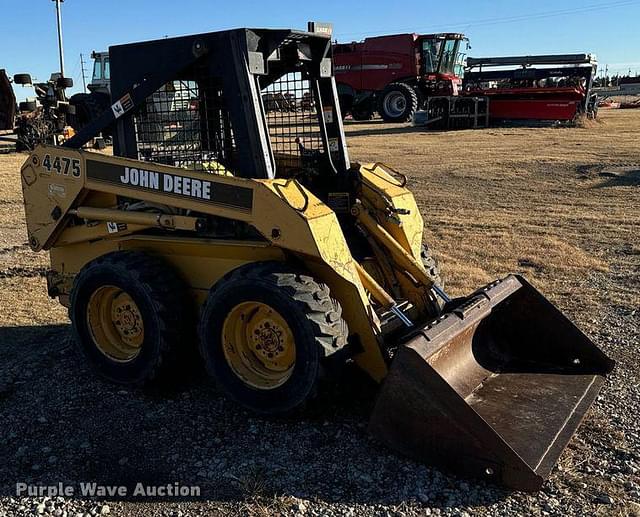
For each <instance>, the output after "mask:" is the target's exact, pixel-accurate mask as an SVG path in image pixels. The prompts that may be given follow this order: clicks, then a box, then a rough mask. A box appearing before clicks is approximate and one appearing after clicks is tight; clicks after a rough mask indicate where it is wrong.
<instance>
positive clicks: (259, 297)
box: [200, 262, 348, 414]
mask: <svg viewBox="0 0 640 517" xmlns="http://www.w3.org/2000/svg"><path fill="white" fill-rule="evenodd" d="M347 335H348V332H347V326H346V323H345V322H344V320H343V319H342V309H341V307H340V304H339V303H338V302H337V301H336V300H334V299H333V298H331V295H330V293H329V288H328V287H327V286H326V285H324V284H322V283H320V282H318V281H316V280H314V279H313V278H312V277H311V276H309V275H307V274H305V273H302V272H299V271H295V270H292V269H291V268H289V267H287V266H286V265H283V264H279V263H272V262H267V263H259V264H250V265H248V266H245V267H241V268H239V269H237V270H235V271H233V272H232V273H230V274H229V275H227V276H226V277H225V278H223V279H222V280H220V281H219V282H218V283H217V284H216V285H215V286H214V287H213V288H212V289H211V292H210V294H209V298H208V300H207V302H206V304H205V307H204V309H203V311H202V316H201V321H200V349H201V353H202V356H203V358H204V360H205V363H206V366H207V370H208V371H209V373H210V374H211V375H212V376H213V377H214V378H215V379H216V380H217V382H218V384H219V385H220V387H221V388H222V389H223V390H224V391H225V392H226V393H227V394H228V395H229V396H230V397H231V398H232V399H234V400H236V401H237V402H238V403H240V404H241V405H243V406H244V407H246V408H248V409H250V410H252V411H255V412H258V413H263V414H278V413H283V412H287V411H290V410H293V409H295V408H298V407H300V406H301V405H303V404H304V402H305V401H306V400H308V399H309V398H310V397H312V396H313V395H314V393H315V388H316V382H317V380H318V375H319V372H320V368H321V361H322V359H323V358H324V357H325V356H328V355H331V354H333V353H334V352H337V351H338V350H340V349H341V348H342V347H343V346H344V345H345V344H346V341H347Z"/></svg>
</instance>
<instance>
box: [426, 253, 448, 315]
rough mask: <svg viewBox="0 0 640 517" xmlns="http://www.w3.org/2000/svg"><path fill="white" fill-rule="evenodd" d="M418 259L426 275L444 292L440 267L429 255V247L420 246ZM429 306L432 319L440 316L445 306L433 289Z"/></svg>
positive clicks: (430, 293)
mask: <svg viewBox="0 0 640 517" xmlns="http://www.w3.org/2000/svg"><path fill="white" fill-rule="evenodd" d="M420 258H421V259H422V265H423V266H424V269H425V270H426V272H427V275H429V277H430V278H431V279H432V280H433V282H434V284H435V285H437V286H438V287H439V288H440V289H443V290H444V280H443V279H442V274H441V273H440V266H439V265H438V261H437V259H436V258H435V257H434V256H433V255H432V254H431V250H429V247H428V246H427V245H426V244H423V245H422V250H421V251H420ZM429 306H430V312H431V316H433V317H437V316H440V314H441V313H442V310H443V309H444V306H445V302H444V300H443V299H442V298H440V296H438V295H437V293H436V292H435V291H434V290H433V289H431V290H430V292H429Z"/></svg>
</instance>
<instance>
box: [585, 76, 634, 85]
mask: <svg viewBox="0 0 640 517" xmlns="http://www.w3.org/2000/svg"><path fill="white" fill-rule="evenodd" d="M632 83H640V75H607V76H605V77H597V78H596V79H595V81H594V84H595V86H619V85H621V84H632Z"/></svg>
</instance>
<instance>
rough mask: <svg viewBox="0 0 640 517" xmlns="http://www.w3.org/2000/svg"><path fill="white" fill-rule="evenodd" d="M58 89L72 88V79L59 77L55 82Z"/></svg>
mask: <svg viewBox="0 0 640 517" xmlns="http://www.w3.org/2000/svg"><path fill="white" fill-rule="evenodd" d="M56 86H58V88H73V79H72V78H71V77H59V78H58V80H57V81H56Z"/></svg>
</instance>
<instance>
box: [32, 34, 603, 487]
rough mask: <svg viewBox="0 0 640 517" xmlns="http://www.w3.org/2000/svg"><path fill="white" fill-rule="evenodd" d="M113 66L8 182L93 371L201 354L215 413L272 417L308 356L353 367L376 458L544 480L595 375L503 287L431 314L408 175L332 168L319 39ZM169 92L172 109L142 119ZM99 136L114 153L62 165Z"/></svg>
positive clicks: (311, 383) (166, 53)
mask: <svg viewBox="0 0 640 517" xmlns="http://www.w3.org/2000/svg"><path fill="white" fill-rule="evenodd" d="M110 61H111V88H112V105H111V108H110V109H109V110H108V111H107V112H105V113H104V114H103V115H101V116H100V117H99V118H97V119H96V120H94V121H92V122H91V123H89V124H87V125H86V126H85V127H84V128H83V129H82V130H81V131H80V132H78V133H77V134H76V136H75V137H74V138H72V139H70V140H69V141H67V142H66V143H65V144H64V145H63V146H62V147H51V146H46V145H41V146H39V147H38V148H37V149H35V151H34V152H33V153H32V154H31V155H30V156H29V158H28V159H27V161H26V163H25V164H24V166H23V167H22V169H21V176H22V184H23V191H24V202H25V210H26V219H27V228H28V237H29V243H30V245H31V247H32V249H33V250H48V251H49V253H50V257H51V271H50V273H49V274H48V277H47V282H48V289H49V294H50V296H52V297H58V298H59V300H60V302H61V303H62V304H63V305H65V306H66V307H68V308H69V314H70V318H71V321H72V329H73V330H72V331H73V335H74V338H75V341H76V343H77V346H78V348H79V349H80V351H81V352H82V353H83V354H84V356H85V357H86V358H87V359H88V361H89V362H90V363H91V364H92V365H93V367H94V368H95V369H96V370H97V372H98V373H99V374H101V375H102V376H104V377H106V378H107V379H109V380H111V381H115V382H118V383H124V384H140V383H144V382H145V381H149V380H151V379H154V378H156V377H158V376H160V375H170V374H171V373H172V370H174V369H175V364H176V361H177V360H179V358H180V356H181V354H184V353H186V352H187V349H188V347H189V345H190V343H192V342H198V343H199V351H200V353H201V355H202V359H203V361H204V363H205V364H206V367H207V369H208V371H209V372H210V373H211V374H212V375H213V376H214V377H215V379H216V380H217V382H218V383H219V384H220V386H221V387H222V389H223V390H224V391H225V392H226V393H227V394H228V395H229V396H230V397H231V398H232V399H234V400H236V401H237V402H238V403H239V404H241V405H242V406H244V407H246V408H248V409H250V410H253V411H255V412H258V413H262V414H278V413H282V412H287V411H290V410H293V409H295V408H299V407H301V406H302V405H303V404H304V402H305V401H306V400H307V399H308V398H309V397H310V396H312V395H313V393H314V389H315V386H316V382H317V379H318V374H319V371H320V369H321V367H322V365H323V362H324V361H327V360H329V359H331V358H333V359H336V360H338V359H339V360H347V359H352V360H353V361H354V362H355V363H356V364H357V365H358V366H359V367H360V368H362V369H363V370H364V371H365V372H366V373H367V374H368V375H369V376H371V378H373V379H374V380H375V381H377V382H379V383H381V390H380V393H379V396H378V398H377V400H376V402H375V409H374V411H373V415H372V418H371V423H370V429H371V431H372V433H373V434H374V435H375V436H376V437H378V438H379V439H380V440H381V441H382V442H384V443H386V444H388V445H389V446H390V447H391V448H393V449H394V450H396V451H399V452H401V453H404V454H406V455H408V456H410V457H412V458H416V459H420V460H424V461H427V462H433V463H436V464H438V465H440V466H442V467H445V468H452V469H454V470H456V471H457V472H460V473H462V474H464V475H467V476H479V477H482V478H485V479H487V480H493V481H495V482H498V483H503V484H505V485H508V486H510V487H513V488H516V489H523V490H535V489H537V488H539V487H540V486H541V484H542V482H543V480H544V479H545V478H546V477H547V476H548V475H549V473H550V471H551V469H552V467H553V465H554V463H555V462H556V460H557V459H558V457H559V455H560V453H561V452H562V450H563V448H564V447H565V445H566V444H567V442H568V441H569V439H570V437H571V436H572V434H573V433H574V431H575V430H576V428H577V427H578V425H579V423H580V421H581V419H582V418H583V416H584V415H585V413H586V412H587V410H588V408H589V407H590V405H591V403H592V402H593V400H594V398H595V397H596V394H597V393H598V391H599V389H600V387H601V386H602V384H603V382H604V380H605V376H606V374H607V373H608V372H610V371H611V369H612V367H613V363H612V361H611V360H610V359H608V358H607V357H606V356H605V355H604V354H603V353H602V352H601V351H600V350H599V349H598V348H597V347H596V346H595V345H594V344H593V343H592V342H591V341H590V340H589V339H588V338H587V337H586V336H585V335H584V334H582V333H581V332H580V331H579V330H578V329H577V328H576V327H575V326H574V325H573V324H572V323H571V322H570V321H569V320H568V319H567V318H565V317H564V316H563V315H562V314H561V313H560V312H559V311H558V310H556V309H555V308H554V307H553V306H552V305H551V304H550V303H549V302H548V301H547V300H546V299H545V298H544V297H543V296H542V295H541V294H540V293H538V291H536V290H535V289H534V288H533V287H531V285H529V284H528V283H527V282H526V281H525V280H524V279H523V278H521V277H519V276H513V275H512V276H507V277H506V278H504V279H502V280H499V281H497V282H494V283H492V284H490V285H488V286H486V287H483V288H481V289H479V290H478V291H477V292H475V293H473V294H471V295H469V296H467V297H465V298H463V299H458V300H450V299H448V298H447V296H446V294H445V292H444V291H443V290H442V288H441V285H440V281H439V277H438V272H437V268H436V267H435V263H434V261H433V258H432V257H431V256H430V251H429V250H428V248H426V247H425V246H423V240H422V233H423V220H422V218H421V216H420V214H419V212H418V208H417V206H416V202H415V200H414V197H413V195H412V194H411V192H410V191H409V190H408V189H407V188H406V186H405V183H406V179H405V177H404V176H403V175H402V174H400V173H398V172H396V171H394V170H393V169H392V168H391V167H389V166H387V165H384V164H381V163H375V164H365V165H360V164H356V163H352V162H351V161H350V160H349V156H348V151H347V145H346V142H345V136H344V131H343V127H342V117H341V114H340V107H339V104H338V98H337V93H336V85H335V80H334V76H333V65H332V58H331V40H330V35H329V34H327V33H326V31H322V30H318V31H317V32H302V31H295V30H269V29H237V30H230V31H224V32H214V33H208V34H200V35H193V36H186V37H180V38H174V39H163V40H160V41H151V42H144V43H135V44H130V45H121V46H114V47H111V48H110ZM169 84H170V88H171V90H172V91H176V92H179V98H180V99H181V102H180V103H179V105H178V106H176V105H175V102H173V103H166V104H167V105H166V106H165V108H164V112H160V111H161V106H160V104H161V103H160V104H159V103H158V102H157V95H155V94H156V92H158V91H166V88H167V85H169ZM281 97H282V98H286V99H287V103H286V105H284V106H283V107H281V108H280V109H277V110H274V109H272V110H267V109H265V105H264V99H267V98H281ZM111 124H115V130H114V154H115V156H106V155H104V154H97V153H92V152H87V151H83V150H82V149H81V148H82V146H83V145H84V144H85V143H86V142H88V141H89V140H90V139H91V138H92V137H93V136H95V135H96V134H98V133H99V132H100V131H101V130H102V129H103V128H104V127H106V126H108V125H111ZM196 329H197V333H198V336H197V338H196V337H195V334H196Z"/></svg>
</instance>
